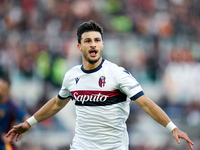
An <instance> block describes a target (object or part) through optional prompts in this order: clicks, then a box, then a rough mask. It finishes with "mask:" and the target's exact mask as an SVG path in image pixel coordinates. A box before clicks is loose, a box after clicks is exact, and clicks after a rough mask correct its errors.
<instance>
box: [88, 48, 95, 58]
mask: <svg viewBox="0 0 200 150" xmlns="http://www.w3.org/2000/svg"><path fill="white" fill-rule="evenodd" d="M89 53H90V56H96V54H97V50H95V49H91V50H90V51H89Z"/></svg>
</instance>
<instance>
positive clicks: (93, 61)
mask: <svg viewBox="0 0 200 150" xmlns="http://www.w3.org/2000/svg"><path fill="white" fill-rule="evenodd" d="M85 59H86V60H87V61H88V62H89V63H90V64H95V63H96V62H98V61H99V59H100V57H99V58H97V59H95V60H91V59H90V58H88V57H87V58H85Z"/></svg>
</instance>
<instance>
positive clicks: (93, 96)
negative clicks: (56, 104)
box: [58, 59, 144, 150]
mask: <svg viewBox="0 0 200 150" xmlns="http://www.w3.org/2000/svg"><path fill="white" fill-rule="evenodd" d="M68 90H69V91H70V92H71V93H72V95H73V99H74V100H75V105H76V115H77V118H76V128H75V137H74V139H73V142H72V145H71V150H128V143H129V139H128V133H127V128H126V123H125V122H126V120H127V118H128V115H129V102H130V99H131V100H136V99H137V98H139V97H140V96H142V95H143V94H144V93H143V90H142V88H141V86H140V85H139V83H138V82H137V81H136V80H135V78H134V77H133V76H132V75H131V74H130V73H129V72H128V71H126V70H125V69H124V68H122V67H118V66H117V65H116V64H113V63H111V62H109V61H107V60H104V59H103V60H102V63H101V64H100V65H99V66H98V67H97V68H96V69H93V70H89V71H88V70H84V68H83V66H81V65H78V66H75V67H73V68H72V69H70V70H69V71H68V72H67V73H66V75H65V77H64V80H63V85H62V88H61V90H60V92H59V94H58V97H59V98H61V99H62V98H63V99H64V98H66V97H67V96H68V94H69V93H68ZM127 97H128V98H127Z"/></svg>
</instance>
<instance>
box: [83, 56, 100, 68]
mask: <svg viewBox="0 0 200 150" xmlns="http://www.w3.org/2000/svg"><path fill="white" fill-rule="evenodd" d="M101 62H102V57H101V58H100V59H99V60H98V61H97V62H96V63H94V64H92V63H89V62H88V61H86V60H85V59H84V58H83V68H84V69H85V70H92V69H95V68H97V67H98V66H99V65H100V64H101Z"/></svg>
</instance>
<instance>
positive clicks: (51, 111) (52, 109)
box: [34, 97, 69, 122]
mask: <svg viewBox="0 0 200 150" xmlns="http://www.w3.org/2000/svg"><path fill="white" fill-rule="evenodd" d="M68 102H69V99H67V100H63V101H61V100H59V99H58V98H57V97H54V98H53V99H51V100H49V101H48V102H47V103H46V104H45V105H44V106H43V107H41V108H40V109H39V110H38V111H37V112H36V113H35V114H34V117H35V119H36V120H37V121H38V122H41V121H43V120H46V119H48V118H50V117H52V116H54V115H55V114H56V113H58V112H59V111H60V110H61V109H62V108H63V107H64V106H65V105H66V104H67V103H68Z"/></svg>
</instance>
